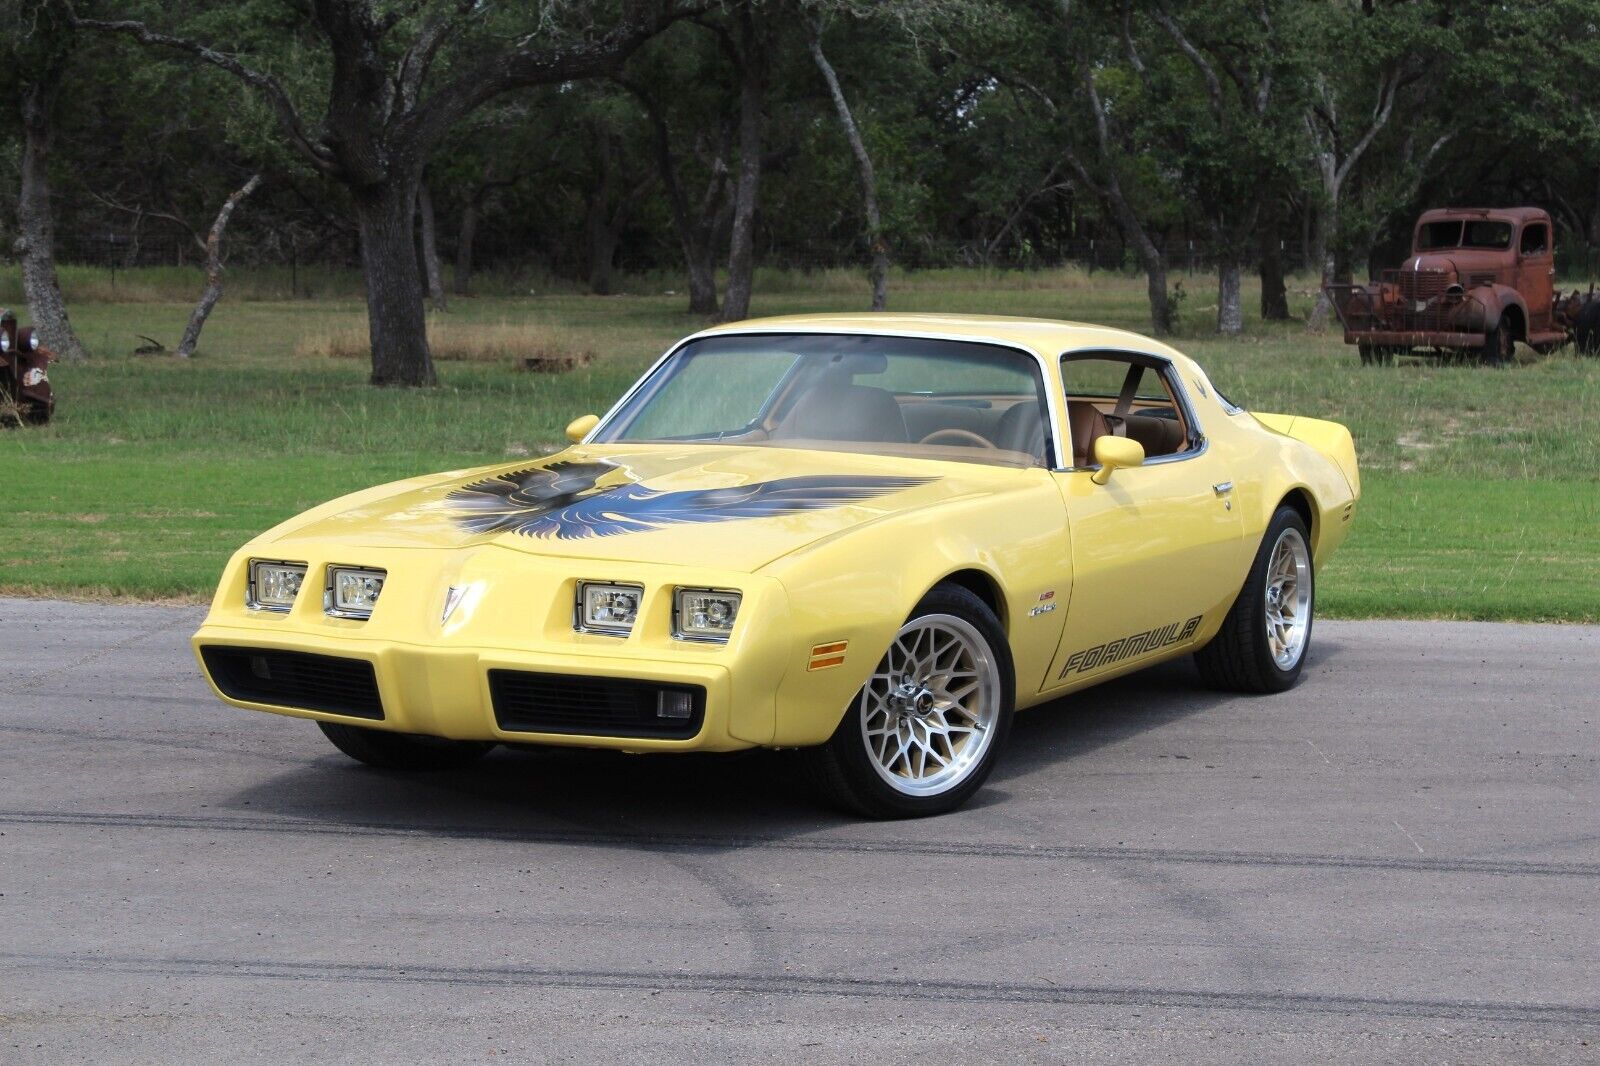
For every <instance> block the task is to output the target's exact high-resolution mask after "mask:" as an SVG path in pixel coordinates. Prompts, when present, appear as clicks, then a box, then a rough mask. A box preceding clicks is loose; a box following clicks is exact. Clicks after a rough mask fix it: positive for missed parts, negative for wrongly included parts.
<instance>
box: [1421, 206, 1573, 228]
mask: <svg viewBox="0 0 1600 1066" xmlns="http://www.w3.org/2000/svg"><path fill="white" fill-rule="evenodd" d="M1486 217H1487V218H1497V219H1504V220H1506V221H1509V222H1532V221H1535V220H1537V221H1540V222H1548V221H1549V220H1550V213H1549V212H1548V211H1546V210H1545V209H1544V208H1542V207H1435V208H1433V209H1432V210H1431V211H1424V212H1422V214H1421V215H1420V216H1419V217H1418V218H1417V224H1418V225H1421V224H1422V223H1424V222H1434V221H1437V220H1440V219H1450V218H1486Z"/></svg>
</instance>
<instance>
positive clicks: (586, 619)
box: [575, 581, 644, 636]
mask: <svg viewBox="0 0 1600 1066" xmlns="http://www.w3.org/2000/svg"><path fill="white" fill-rule="evenodd" d="M643 602H644V586H642V585H616V584H612V583H610V582H605V581H580V582H578V604H577V611H576V614H577V618H576V619H575V621H576V622H577V628H578V629H579V630H581V631H584V632H590V633H613V634H620V635H623V636H626V635H627V634H628V633H630V632H632V631H633V623H634V622H636V621H638V619H639V605H640V604H641V603H643Z"/></svg>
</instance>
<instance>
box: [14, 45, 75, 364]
mask: <svg viewBox="0 0 1600 1066" xmlns="http://www.w3.org/2000/svg"><path fill="white" fill-rule="evenodd" d="M59 84H60V83H59V82H58V81H56V80H55V78H54V77H53V76H52V77H50V78H49V79H48V80H45V81H40V82H34V83H30V84H27V85H25V86H24V87H23V90H22V129H23V141H22V174H21V193H20V195H19V196H18V198H17V242H16V248H15V250H16V253H17V258H18V259H19V260H21V263H22V290H23V293H24V294H25V295H26V297H27V300H28V313H29V315H31V316H32V318H33V327H34V329H36V330H37V331H38V333H39V341H40V343H41V344H43V345H44V346H45V347H46V348H49V349H50V350H51V351H52V352H54V353H55V354H56V356H57V357H58V358H61V359H86V358H88V355H89V353H88V352H87V351H85V350H84V347H83V343H82V342H81V341H79V340H78V335H77V334H76V333H74V332H73V329H72V323H71V321H70V320H69V319H68V318H67V302H66V300H65V299H64V298H63V297H62V295H61V283H60V281H59V280H57V278H56V260H55V215H54V213H53V210H52V208H51V206H50V178H49V173H50V111H51V108H52V105H53V104H54V103H55V95H56V90H57V86H58V85H59Z"/></svg>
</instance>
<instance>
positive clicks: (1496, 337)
mask: <svg viewBox="0 0 1600 1066" xmlns="http://www.w3.org/2000/svg"><path fill="white" fill-rule="evenodd" d="M1516 348H1517V340H1516V337H1515V336H1514V335H1513V334H1512V332H1511V323H1510V322H1508V321H1506V317H1505V316H1504V315H1501V316H1500V322H1499V324H1498V325H1496V326H1495V327H1494V329H1492V330H1490V331H1489V333H1488V335H1487V336H1486V337H1484V339H1483V357H1482V359H1483V365H1484V366H1509V365H1510V364H1511V363H1512V362H1513V361H1514V360H1515V359H1516Z"/></svg>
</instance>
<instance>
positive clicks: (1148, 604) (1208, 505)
mask: <svg viewBox="0 0 1600 1066" xmlns="http://www.w3.org/2000/svg"><path fill="white" fill-rule="evenodd" d="M1091 360H1093V361H1094V364H1093V365H1091V362H1090V361H1091ZM1135 367H1142V369H1143V374H1142V375H1141V380H1142V382H1143V383H1142V384H1141V385H1140V386H1139V387H1138V388H1137V390H1134V389H1131V388H1123V387H1119V388H1118V390H1117V391H1118V395H1117V396H1115V397H1113V396H1111V395H1108V394H1107V393H1108V392H1109V391H1110V388H1109V385H1113V384H1114V383H1115V381H1116V379H1117V377H1118V375H1122V376H1123V378H1122V380H1123V381H1124V382H1127V381H1128V380H1129V379H1128V378H1127V377H1126V375H1127V374H1128V373H1130V372H1131V371H1132V370H1133V369H1134V368H1135ZM1062 381H1063V384H1064V386H1065V391H1066V393H1067V396H1066V399H1067V408H1066V410H1067V412H1068V413H1067V416H1066V417H1067V419H1068V422H1069V426H1068V427H1065V429H1064V431H1063V435H1062V438H1061V439H1062V440H1063V442H1068V443H1067V446H1065V447H1064V448H1063V452H1068V451H1072V450H1073V449H1074V448H1075V447H1076V446H1077V445H1080V444H1085V443H1086V442H1085V441H1083V440H1081V439H1078V438H1075V437H1074V435H1073V434H1072V433H1071V432H1070V430H1071V429H1072V428H1073V426H1072V422H1073V419H1074V415H1073V414H1072V411H1073V410H1074V408H1077V409H1078V411H1079V412H1080V413H1082V412H1083V407H1082V405H1084V404H1089V405H1093V406H1095V407H1096V408H1097V409H1100V410H1101V412H1102V414H1109V415H1110V416H1111V420H1114V419H1115V417H1116V414H1117V412H1118V411H1119V410H1125V411H1129V412H1140V411H1142V412H1146V414H1144V415H1135V416H1134V417H1142V418H1150V417H1171V418H1175V419H1176V420H1177V421H1178V422H1179V427H1178V428H1179V429H1180V430H1181V434H1180V439H1179V441H1178V442H1177V443H1176V444H1175V445H1174V444H1172V443H1171V442H1170V441H1163V439H1162V438H1161V437H1160V436H1154V437H1151V436H1147V439H1149V440H1150V441H1151V443H1152V445H1153V447H1152V448H1151V449H1149V451H1150V452H1151V453H1152V454H1148V455H1147V458H1146V461H1145V463H1144V464H1143V465H1141V466H1138V467H1131V468H1124V469H1119V470H1116V471H1114V472H1113V473H1112V475H1111V477H1110V479H1109V480H1108V481H1107V483H1106V484H1104V485H1097V484H1095V483H1094V481H1093V480H1092V475H1093V473H1094V472H1095V471H1096V470H1097V469H1098V466H1097V465H1096V464H1095V463H1094V462H1093V455H1092V448H1090V449H1086V451H1085V452H1074V453H1073V454H1072V456H1071V461H1072V463H1073V466H1072V467H1071V468H1070V469H1067V470H1062V471H1058V472H1056V473H1055V474H1054V475H1053V476H1054V477H1055V479H1056V483H1057V486H1058V488H1059V489H1060V492H1061V495H1062V499H1063V502H1064V504H1065V508H1066V512H1067V521H1068V525H1069V527H1070V529H1071V544H1072V547H1071V552H1072V575H1073V576H1072V596H1071V600H1070V601H1069V604H1068V609H1067V617H1066V620H1065V624H1064V627H1063V631H1062V639H1061V643H1060V645H1059V647H1058V648H1057V651H1056V656H1055V659H1054V661H1053V662H1052V664H1051V667H1050V670H1049V672H1048V673H1047V675H1046V677H1045V679H1044V685H1043V688H1045V689H1050V688H1055V687H1058V686H1062V685H1067V684H1072V683H1076V682H1079V681H1083V680H1088V679H1091V678H1093V677H1096V676H1100V675H1105V674H1109V673H1111V672H1114V671H1117V670H1119V669H1123V668H1126V667H1128V666H1131V665H1135V664H1137V663H1139V662H1142V661H1146V660H1149V659H1153V658H1155V657H1157V656H1159V655H1160V654H1161V653H1162V652H1163V651H1167V650H1171V649H1176V648H1179V647H1182V646H1184V645H1186V644H1188V643H1192V641H1193V640H1194V638H1195V635H1196V633H1197V632H1198V631H1199V630H1200V628H1201V625H1202V620H1203V618H1204V616H1205V615H1207V614H1208V613H1209V612H1212V611H1216V610H1218V609H1219V608H1223V607H1225V606H1226V605H1227V604H1229V603H1231V602H1232V601H1233V598H1234V597H1235V596H1236V595H1237V594H1238V591H1239V585H1240V582H1241V580H1242V575H1243V573H1244V566H1245V565H1246V561H1245V560H1244V559H1243V554H1244V550H1245V548H1244V542H1243V535H1244V528H1243V519H1242V516H1241V512H1240V510H1239V509H1238V508H1236V507H1234V505H1233V496H1234V493H1233V478H1234V473H1235V472H1234V471H1232V470H1230V469H1228V464H1229V463H1230V462H1231V460H1230V459H1229V458H1228V457H1227V456H1226V455H1225V454H1224V453H1223V451H1222V450H1217V449H1212V448H1210V447H1209V446H1208V443H1207V441H1206V438H1205V434H1204V430H1203V427H1202V426H1200V425H1199V423H1198V421H1197V420H1196V418H1195V414H1194V408H1193V405H1192V404H1191V403H1190V401H1189V398H1188V395H1187V393H1186V392H1185V391H1184V385H1183V383H1182V381H1181V380H1179V378H1178V376H1177V374H1176V373H1174V372H1173V368H1172V366H1171V364H1170V362H1169V361H1167V360H1165V359H1162V358H1160V357H1157V356H1150V355H1145V354H1143V353H1127V352H1095V353H1087V354H1086V353H1071V354H1069V355H1067V356H1064V357H1063V362H1062ZM1157 390H1159V391H1157ZM1135 392H1136V393H1137V394H1136V395H1135V394H1134V393H1135ZM1163 398H1164V399H1163ZM1107 408H1110V410H1109V412H1107V411H1106V409H1107ZM1080 421H1081V420H1080ZM1109 421H1110V420H1108V422H1109ZM1113 432H1114V433H1115V432H1116V431H1113ZM1122 432H1124V433H1126V435H1130V436H1131V435H1133V434H1132V432H1131V431H1128V430H1123V431H1122ZM1079 438H1081V434H1080V435H1079Z"/></svg>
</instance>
